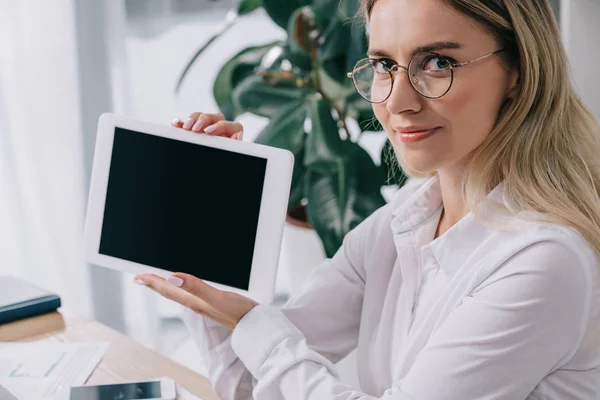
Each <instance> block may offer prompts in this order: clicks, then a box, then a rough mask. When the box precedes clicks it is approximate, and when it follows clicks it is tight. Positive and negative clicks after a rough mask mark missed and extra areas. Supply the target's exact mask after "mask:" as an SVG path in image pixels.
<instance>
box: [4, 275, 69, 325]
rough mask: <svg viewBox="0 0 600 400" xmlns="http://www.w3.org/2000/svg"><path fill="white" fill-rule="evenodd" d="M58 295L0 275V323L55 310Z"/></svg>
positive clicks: (58, 303)
mask: <svg viewBox="0 0 600 400" xmlns="http://www.w3.org/2000/svg"><path fill="white" fill-rule="evenodd" d="M58 307H60V297H58V296H56V295H54V294H52V293H49V292H47V291H45V290H43V289H40V288H38V287H37V286H34V285H32V284H31V283H28V282H25V281H23V280H21V279H18V278H15V277H12V276H0V324H4V323H7V322H11V321H16V320H18V319H23V318H29V317H33V316H35V315H40V314H45V313H49V312H52V311H55V310H56V309H57V308H58Z"/></svg>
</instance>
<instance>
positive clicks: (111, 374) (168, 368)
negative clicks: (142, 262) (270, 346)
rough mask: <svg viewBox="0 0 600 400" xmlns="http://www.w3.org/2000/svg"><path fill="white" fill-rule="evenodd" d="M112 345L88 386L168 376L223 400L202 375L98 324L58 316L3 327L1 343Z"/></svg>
mask: <svg viewBox="0 0 600 400" xmlns="http://www.w3.org/2000/svg"><path fill="white" fill-rule="evenodd" d="M40 339H49V340H55V341H57V342H64V343H68V342H110V346H109V348H108V351H107V352H106V354H105V355H104V359H103V360H102V361H101V362H100V364H99V365H98V367H97V368H96V370H95V371H94V372H93V373H92V375H91V376H90V378H89V379H88V381H87V383H86V384H88V385H93V384H95V385H99V384H107V383H120V382H131V381H140V380H148V379H152V378H157V377H161V376H168V377H170V378H171V379H173V380H174V381H175V382H177V384H179V385H181V386H183V387H184V388H186V389H187V390H189V391H190V392H191V393H193V394H195V395H196V396H198V397H200V398H201V399H202V400H219V398H218V397H217V396H216V395H215V394H214V392H213V391H212V389H211V384H210V382H209V381H208V379H206V378H205V377H203V376H202V375H200V374H198V373H196V372H194V371H192V370H190V369H188V368H186V367H184V366H182V365H180V364H178V363H176V362H174V361H172V360H170V359H168V358H166V357H163V356H161V355H160V354H158V353H156V352H154V351H152V350H150V349H148V348H146V347H144V346H142V345H141V344H139V343H137V342H135V341H133V340H132V339H130V338H128V337H127V336H125V335H122V334H120V333H118V332H116V331H114V330H112V329H110V328H108V327H107V326H105V325H102V324H100V323H98V322H96V321H90V320H86V319H84V318H80V317H75V316H71V315H69V314H68V313H64V312H62V311H61V312H54V313H51V314H46V315H42V316H39V317H34V318H29V319H25V320H21V321H17V322H13V323H10V324H5V325H0V342H30V341H33V340H40Z"/></svg>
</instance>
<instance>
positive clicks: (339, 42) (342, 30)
mask: <svg viewBox="0 0 600 400" xmlns="http://www.w3.org/2000/svg"><path fill="white" fill-rule="evenodd" d="M323 39H324V41H323V44H322V45H321V46H319V60H320V61H321V62H327V61H330V60H333V59H335V58H337V57H340V56H343V57H344V58H345V57H346V54H347V53H348V46H349V45H350V27H349V26H348V25H347V24H345V23H344V22H343V21H341V20H340V19H339V18H334V19H332V20H331V22H330V23H329V26H327V29H326V30H325V31H324V32H323Z"/></svg>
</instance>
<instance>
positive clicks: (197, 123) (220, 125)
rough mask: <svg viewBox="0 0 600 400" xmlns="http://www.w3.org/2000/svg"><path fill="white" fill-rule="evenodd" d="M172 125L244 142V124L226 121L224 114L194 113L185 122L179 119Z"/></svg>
mask: <svg viewBox="0 0 600 400" xmlns="http://www.w3.org/2000/svg"><path fill="white" fill-rule="evenodd" d="M171 125H173V126H174V127H176V128H183V129H185V130H188V131H193V132H197V133H206V134H209V135H213V136H225V137H228V138H232V139H237V140H242V135H243V133H244V132H243V130H244V127H243V126H242V124H240V123H239V122H231V121H226V120H225V116H224V115H223V114H207V113H201V112H193V113H191V114H190V116H189V117H188V118H187V119H186V120H185V121H182V120H180V119H179V118H177V119H174V120H173V121H172V122H171Z"/></svg>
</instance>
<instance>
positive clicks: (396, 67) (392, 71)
mask: <svg viewBox="0 0 600 400" xmlns="http://www.w3.org/2000/svg"><path fill="white" fill-rule="evenodd" d="M504 50H505V49H503V48H502V49H500V50H496V51H493V52H491V53H488V54H485V55H483V56H481V57H477V58H474V59H472V60H469V61H464V62H459V63H458V62H457V63H452V62H451V61H450V59H449V58H448V57H446V56H444V55H441V54H438V53H434V52H430V51H427V52H422V53H418V54H415V55H414V56H413V58H411V60H410V62H409V63H408V66H406V67H405V66H403V65H400V64H394V65H392V67H391V68H389V69H388V71H387V72H388V74H390V78H391V80H392V84H391V85H390V92H389V93H388V95H387V96H386V98H385V99H383V100H381V101H372V100H369V99H367V98H366V97H365V96H363V94H362V93H361V91H360V90H359V89H358V87H357V86H356V81H355V80H354V74H355V72H357V71H360V70H361V69H363V68H367V67H369V66H370V65H371V64H365V65H362V66H360V67H356V65H358V64H359V63H361V62H364V61H367V60H368V61H375V62H381V60H380V59H377V58H363V59H361V60H358V61H357V62H356V64H354V68H353V69H352V72H348V74H347V76H348V78H350V79H352V85H354V89H355V90H356V91H357V92H358V94H359V95H360V97H362V98H363V99H365V100H367V101H368V102H369V103H373V104H380V103H383V102H385V101H386V100H387V99H389V98H390V96H391V95H392V91H393V90H394V74H395V72H396V71H398V70H400V69H402V70H405V71H406V73H407V74H408V71H409V70H410V67H411V65H412V63H413V61H414V60H415V59H416V58H417V57H419V56H422V55H424V54H425V55H432V56H436V57H440V58H443V59H444V60H446V61H447V62H448V64H449V65H450V85H448V89H447V90H446V91H445V92H444V93H443V94H441V95H439V96H427V95H425V94H423V93H421V92H420V91H419V89H417V88H416V87H415V84H416V83H415V82H413V80H412V79H411V76H409V79H408V80H409V82H410V85H411V86H412V88H413V89H414V90H415V91H416V92H417V93H418V94H420V95H421V96H423V97H425V98H427V99H439V98H440V97H442V96H444V95H446V93H448V92H449V91H450V88H452V83H454V69H455V68H459V67H463V66H465V65H468V64H471V63H474V62H476V61H479V60H483V59H486V58H488V57H491V56H493V55H496V54H498V53H500V52H501V51H504Z"/></svg>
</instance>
